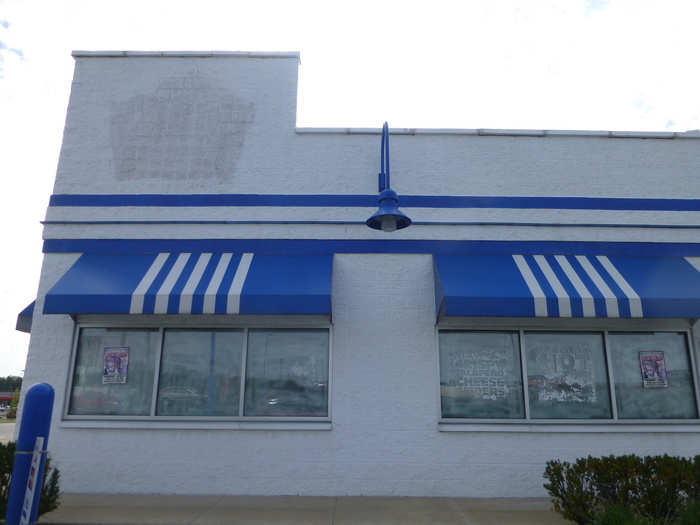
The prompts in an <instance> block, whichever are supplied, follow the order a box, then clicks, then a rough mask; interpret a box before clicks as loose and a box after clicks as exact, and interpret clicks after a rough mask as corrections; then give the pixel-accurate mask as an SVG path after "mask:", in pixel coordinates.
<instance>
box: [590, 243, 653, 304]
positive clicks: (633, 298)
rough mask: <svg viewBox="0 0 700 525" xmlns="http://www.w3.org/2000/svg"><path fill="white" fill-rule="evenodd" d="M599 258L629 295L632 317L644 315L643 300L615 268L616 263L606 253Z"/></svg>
mask: <svg viewBox="0 0 700 525" xmlns="http://www.w3.org/2000/svg"><path fill="white" fill-rule="evenodd" d="M597 259H598V260H599V261H600V264H602V265H603V267H604V268H605V269H606V270H607V272H608V273H609V274H610V276H611V277H612V278H613V279H614V280H615V282H616V283H617V285H618V286H619V287H620V289H621V290H622V291H623V293H624V294H625V295H626V296H627V299H628V301H629V308H630V316H631V317H643V316H644V314H643V313H642V300H641V299H640V297H639V295H637V292H635V291H634V289H633V288H632V287H631V286H630V284H629V283H628V282H627V281H626V280H625V278H624V277H623V276H622V274H621V273H620V272H619V271H618V269H617V268H615V265H614V264H613V263H612V262H611V261H610V259H608V258H607V257H606V256H605V255H598V257H597Z"/></svg>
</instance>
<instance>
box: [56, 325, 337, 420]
mask: <svg viewBox="0 0 700 525" xmlns="http://www.w3.org/2000/svg"><path fill="white" fill-rule="evenodd" d="M113 317H114V318H112V319H110V318H106V317H102V316H94V315H90V316H83V317H81V318H78V319H76V321H75V323H74V327H73V339H72V345H71V353H70V367H69V370H68V377H67V379H66V388H65V396H64V399H63V410H62V422H63V426H73V425H72V423H75V424H76V426H77V427H80V426H82V425H80V423H83V422H85V423H87V422H104V423H107V422H110V423H118V422H125V423H126V422H141V423H147V424H149V425H151V424H152V425H154V426H159V425H157V424H158V423H166V424H173V423H175V424H183V423H191V424H195V425H196V424H200V425H201V424H204V425H205V426H204V427H202V428H213V427H215V426H216V425H215V424H216V423H222V424H224V425H225V426H224V427H223V428H232V427H231V425H233V428H236V424H239V425H238V428H241V429H246V428H250V429H257V428H259V426H258V425H255V424H258V423H261V424H263V427H262V428H268V426H269V424H271V423H273V424H274V423H279V424H282V426H281V427H280V428H282V429H285V428H287V429H290V430H294V429H296V428H297V427H296V426H294V425H293V424H295V423H302V424H303V425H301V426H299V427H298V428H308V427H309V425H310V424H312V423H320V424H321V425H320V426H319V427H318V428H319V429H330V422H331V420H332V405H333V403H332V398H333V373H332V372H333V325H332V323H331V322H330V320H329V319H328V317H327V316H304V317H303V318H302V319H295V318H292V317H288V316H228V315H226V316H217V317H219V318H218V319H217V318H213V316H212V317H209V316H205V317H207V318H206V319H201V320H200V319H192V317H191V316H181V315H172V316H165V315H155V316H153V318H152V319H151V318H149V319H138V320H132V319H129V318H128V316H113ZM188 317H189V318H188ZM83 328H115V329H122V330H137V329H144V328H149V329H157V330H158V349H157V351H156V353H155V354H156V355H155V367H154V376H153V395H152V399H151V406H150V413H149V415H147V416H134V415H123V416H119V415H78V414H70V413H69V411H70V400H71V396H72V391H73V390H72V389H73V381H74V374H75V365H76V362H77V357H78V343H79V339H80V331H81V330H82V329H83ZM166 329H190V330H217V329H218V330H224V329H228V330H242V331H243V348H242V355H241V367H242V368H241V385H240V389H241V390H240V398H239V404H238V413H239V415H237V416H158V415H156V410H157V404H158V387H159V382H160V365H161V360H162V357H163V342H164V333H165V330H166ZM249 329H267V330H284V329H297V330H305V329H306V330H318V329H323V330H327V333H328V392H327V395H328V414H327V415H326V416H245V415H243V411H242V408H243V403H244V397H243V396H244V393H245V382H246V372H247V370H246V364H247V351H248V331H249ZM285 424H286V425H287V426H284V425H285ZM289 424H292V425H291V426H289ZM119 428H121V427H119ZM146 428H150V427H146ZM185 428H188V427H185ZM191 428H197V426H195V427H191Z"/></svg>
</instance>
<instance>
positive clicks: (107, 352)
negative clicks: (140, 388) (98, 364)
mask: <svg viewBox="0 0 700 525" xmlns="http://www.w3.org/2000/svg"><path fill="white" fill-rule="evenodd" d="M128 375H129V347H128V346H108V347H105V349H104V365H103V369H102V384H103V385H108V384H124V383H126V379H127V377H128Z"/></svg>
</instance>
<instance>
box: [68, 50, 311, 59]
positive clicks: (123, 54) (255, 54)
mask: <svg viewBox="0 0 700 525" xmlns="http://www.w3.org/2000/svg"><path fill="white" fill-rule="evenodd" d="M71 55H72V56H73V57H76V58H77V57H99V58H129V57H134V58H143V57H158V58H163V57H165V58H217V57H227V58H229V57H230V58H236V57H238V58H294V59H296V60H299V57H300V55H299V51H80V50H76V51H73V52H72V53H71Z"/></svg>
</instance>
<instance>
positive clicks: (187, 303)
mask: <svg viewBox="0 0 700 525" xmlns="http://www.w3.org/2000/svg"><path fill="white" fill-rule="evenodd" d="M210 259H211V253H203V254H201V255H200V256H199V258H198V259H197V264H196V265H195V267H194V269H193V270H192V273H191V274H190V277H189V278H188V279H187V283H185V286H184V288H183V289H182V292H181V293H180V305H179V308H178V313H181V314H186V313H189V312H191V311H192V296H193V295H194V293H195V290H196V289H197V285H198V284H199V282H200V281H201V280H202V275H204V270H206V268H207V265H208V264H209V260H210Z"/></svg>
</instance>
